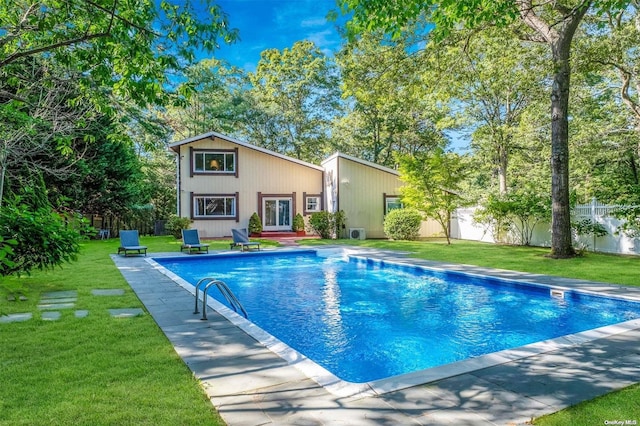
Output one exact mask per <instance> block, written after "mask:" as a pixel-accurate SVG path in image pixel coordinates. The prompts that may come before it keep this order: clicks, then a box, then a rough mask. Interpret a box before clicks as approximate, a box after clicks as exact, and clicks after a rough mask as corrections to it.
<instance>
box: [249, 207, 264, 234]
mask: <svg viewBox="0 0 640 426" xmlns="http://www.w3.org/2000/svg"><path fill="white" fill-rule="evenodd" d="M248 232H249V234H259V233H261V232H262V221H261V220H260V216H258V213H256V212H253V214H252V215H251V217H250V218H249V229H248Z"/></svg>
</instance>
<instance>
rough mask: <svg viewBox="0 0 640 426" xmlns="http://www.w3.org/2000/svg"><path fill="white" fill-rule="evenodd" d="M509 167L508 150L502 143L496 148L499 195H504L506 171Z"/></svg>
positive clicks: (506, 187) (505, 190)
mask: <svg viewBox="0 0 640 426" xmlns="http://www.w3.org/2000/svg"><path fill="white" fill-rule="evenodd" d="M508 167H509V149H508V148H507V146H506V143H505V142H504V141H502V143H500V145H499V147H498V184H499V185H500V194H506V193H507V191H508V190H509V189H508V186H507V169H508Z"/></svg>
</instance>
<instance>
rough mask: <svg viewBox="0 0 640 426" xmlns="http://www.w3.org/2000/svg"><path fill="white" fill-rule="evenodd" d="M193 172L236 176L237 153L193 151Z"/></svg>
mask: <svg viewBox="0 0 640 426" xmlns="http://www.w3.org/2000/svg"><path fill="white" fill-rule="evenodd" d="M192 161H193V172H194V173H212V174H216V173H219V174H235V173H236V169H237V167H236V151H195V150H194V151H193V159H192Z"/></svg>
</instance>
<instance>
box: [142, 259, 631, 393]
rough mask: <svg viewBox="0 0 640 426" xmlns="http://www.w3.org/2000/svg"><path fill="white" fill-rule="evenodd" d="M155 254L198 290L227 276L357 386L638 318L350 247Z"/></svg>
mask: <svg viewBox="0 0 640 426" xmlns="http://www.w3.org/2000/svg"><path fill="white" fill-rule="evenodd" d="M154 260H155V261H156V262H157V263H158V264H159V265H161V266H162V267H164V268H166V269H168V270H169V271H172V272H173V273H174V274H176V275H177V276H179V277H181V278H182V279H183V280H185V281H186V282H189V283H191V284H192V285H193V284H195V283H196V282H197V281H198V280H199V279H200V278H202V277H205V276H213V277H216V278H217V279H221V280H222V281H224V282H226V283H227V284H228V285H229V287H230V288H231V290H232V291H233V292H234V293H235V294H236V296H237V297H238V299H239V300H240V301H241V302H242V304H243V305H244V307H245V309H246V310H247V311H248V313H249V320H251V321H252V322H253V323H254V324H256V325H257V326H258V327H260V328H261V329H262V330H264V331H266V332H268V333H269V334H270V335H272V336H275V337H276V338H277V339H278V340H280V341H282V342H284V343H285V344H286V345H288V346H289V347H291V348H293V349H295V350H296V351H297V352H299V353H301V354H304V355H305V356H306V357H308V358H309V359H311V360H313V361H314V362H315V363H316V364H318V365H320V366H321V367H322V368H323V369H326V370H327V371H328V372H330V373H331V374H333V375H335V376H336V377H337V378H340V379H342V380H345V381H347V382H355V383H365V382H368V383H371V382H376V381H377V382H380V381H384V380H389V378H393V377H402V376H404V377H406V376H407V375H412V374H415V373H421V375H422V376H424V374H422V373H424V371H426V370H428V369H430V370H431V371H433V370H434V369H437V368H442V367H443V366H445V367H446V366H451V365H455V364H456V363H459V362H463V360H469V359H472V360H473V359H475V360H477V359H479V358H481V357H482V356H486V355H487V354H493V358H494V361H496V359H497V361H498V362H499V358H500V357H501V355H498V356H497V358H496V355H495V354H496V353H498V354H500V353H501V351H505V350H509V349H512V348H520V347H523V346H525V345H530V344H532V343H534V342H541V341H548V340H549V339H554V338H557V337H559V336H565V335H571V334H575V333H579V332H583V331H585V330H591V329H594V328H598V327H603V326H607V325H611V324H616V323H621V322H624V321H629V320H634V319H637V318H640V304H638V303H633V302H630V301H624V300H615V299H611V298H603V297H598V296H595V295H590V294H584V293H579V292H575V291H563V290H561V289H557V288H556V289H554V290H553V291H552V290H551V289H550V288H549V287H546V286H542V285H537V284H535V283H529V284H524V283H519V282H514V281H507V280H503V279H498V278H490V277H480V276H473V275H466V274H461V273H457V272H448V271H436V270H430V269H428V268H424V267H418V266H411V265H401V264H396V263H393V262H384V261H379V260H375V259H371V258H365V257H361V256H348V257H347V256H344V255H342V254H341V253H334V255H318V252H316V251H299V252H292V253H255V254H248V253H243V254H240V255H238V254H234V255H213V256H196V257H194V256H189V257H181V258H164V259H162V258H157V259H154ZM211 296H212V297H216V298H218V299H219V301H222V299H221V298H219V295H218V294H216V293H211ZM525 352H527V351H525ZM449 370H451V368H449ZM453 371H458V370H456V369H453Z"/></svg>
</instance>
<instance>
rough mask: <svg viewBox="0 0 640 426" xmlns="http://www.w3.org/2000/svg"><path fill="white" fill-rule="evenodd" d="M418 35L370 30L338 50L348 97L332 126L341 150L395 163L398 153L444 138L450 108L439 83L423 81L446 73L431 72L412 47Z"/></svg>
mask: <svg viewBox="0 0 640 426" xmlns="http://www.w3.org/2000/svg"><path fill="white" fill-rule="evenodd" d="M414 41H415V40H413V39H411V37H406V38H402V39H398V40H394V41H393V42H391V41H389V39H388V37H384V35H383V34H381V33H379V32H376V33H366V34H363V35H362V37H361V38H360V39H359V40H357V41H353V42H351V43H349V44H347V45H345V46H344V48H343V49H342V50H341V51H340V52H339V53H338V54H337V55H336V61H337V63H338V65H339V66H340V70H341V76H342V92H343V95H342V96H343V98H346V99H347V100H348V101H347V102H346V104H347V107H346V114H345V115H344V116H343V117H341V118H340V119H339V120H337V121H336V122H335V123H334V129H333V130H332V135H333V136H334V138H333V139H334V142H333V143H334V145H335V148H336V149H338V150H339V151H340V152H344V153H347V154H352V155H354V156H356V157H358V158H362V159H365V160H368V161H371V162H374V163H376V164H381V165H384V166H387V167H394V166H395V157H394V155H395V154H415V153H418V152H424V151H428V150H429V149H432V148H433V147H434V146H436V145H438V144H440V143H442V142H443V140H444V135H443V131H442V130H443V129H445V128H448V127H450V126H451V125H452V124H453V120H451V119H450V115H449V113H450V110H449V108H448V105H447V102H446V100H445V99H442V97H441V96H440V94H441V93H442V92H441V91H439V86H431V85H425V83H424V82H425V80H430V79H431V78H434V79H435V80H443V79H444V77H442V76H432V73H431V72H430V71H431V69H430V66H429V61H428V60H425V59H424V58H423V57H422V56H419V55H415V54H414V53H413V52H412V51H411V48H410V47H409V46H410V45H411V43H412V42H414ZM425 64H426V65H425Z"/></svg>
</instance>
